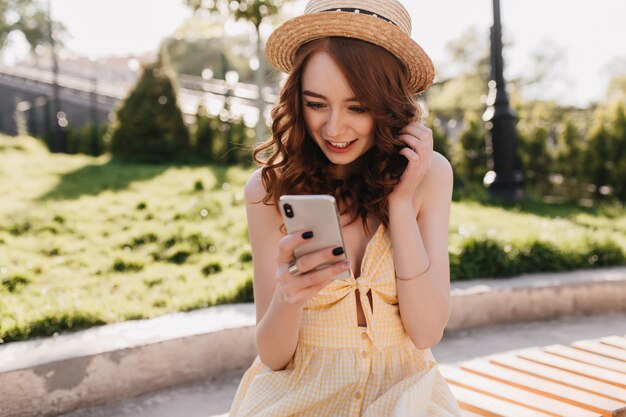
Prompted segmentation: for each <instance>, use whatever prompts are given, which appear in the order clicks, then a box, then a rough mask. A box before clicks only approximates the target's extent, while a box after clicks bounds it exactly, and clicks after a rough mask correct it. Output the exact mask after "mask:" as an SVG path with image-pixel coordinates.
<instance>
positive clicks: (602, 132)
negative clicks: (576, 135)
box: [584, 104, 626, 202]
mask: <svg viewBox="0 0 626 417" xmlns="http://www.w3.org/2000/svg"><path fill="white" fill-rule="evenodd" d="M595 119H596V120H597V123H596V126H595V127H594V128H593V130H592V131H591V133H590V137H589V143H588V147H587V149H588V152H586V153H585V156H584V167H585V175H586V178H587V180H588V181H589V182H590V183H591V184H593V186H594V189H595V194H596V197H598V198H601V197H602V196H603V195H606V194H608V193H609V191H611V193H612V194H613V195H614V196H615V197H617V198H618V199H620V200H621V201H622V202H624V201H626V184H625V182H624V178H626V162H625V159H626V111H625V109H624V107H623V106H622V105H621V104H617V105H615V106H613V107H609V108H599V109H598V110H597V111H596V114H595Z"/></svg>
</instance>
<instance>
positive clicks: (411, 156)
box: [400, 148, 420, 162]
mask: <svg viewBox="0 0 626 417" xmlns="http://www.w3.org/2000/svg"><path fill="white" fill-rule="evenodd" d="M400 155H402V156H404V157H405V158H406V159H408V160H409V161H415V162H417V161H419V159H420V156H419V154H418V153H417V152H415V151H414V150H413V149H411V148H402V149H401V150H400Z"/></svg>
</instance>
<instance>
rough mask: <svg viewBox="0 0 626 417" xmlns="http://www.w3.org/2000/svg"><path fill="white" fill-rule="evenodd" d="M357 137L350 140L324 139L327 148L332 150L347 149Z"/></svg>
mask: <svg viewBox="0 0 626 417" xmlns="http://www.w3.org/2000/svg"><path fill="white" fill-rule="evenodd" d="M357 140H358V139H355V140H352V141H350V142H331V141H328V140H327V141H325V142H326V143H327V144H328V145H329V148H331V149H333V150H342V151H343V150H346V149H348V148H349V147H350V146H351V145H352V144H353V143H355V142H356V141H357Z"/></svg>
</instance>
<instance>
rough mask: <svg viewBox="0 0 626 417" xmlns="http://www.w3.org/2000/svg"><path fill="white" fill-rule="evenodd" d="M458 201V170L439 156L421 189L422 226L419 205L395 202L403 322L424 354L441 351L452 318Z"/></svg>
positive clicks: (391, 212) (393, 238)
mask: <svg viewBox="0 0 626 417" xmlns="http://www.w3.org/2000/svg"><path fill="white" fill-rule="evenodd" d="M451 199H452V168H451V166H450V163H449V162H448V161H447V160H446V159H445V158H444V157H443V156H441V155H440V154H437V153H433V156H432V164H431V165H430V169H429V170H428V174H427V175H426V176H425V177H424V179H423V180H422V181H421V182H420V183H419V186H418V187H417V189H416V192H415V200H418V201H420V202H421V204H420V208H419V215H418V217H417V221H416V220H415V209H414V207H413V204H411V203H409V202H407V201H398V200H392V201H390V204H389V223H390V224H389V226H390V237H391V241H392V248H393V249H392V250H393V257H394V263H395V268H396V274H397V276H400V277H410V276H415V275H416V274H419V273H420V272H422V271H424V270H425V269H426V268H427V266H428V264H429V262H430V265H431V266H430V269H429V270H428V271H427V272H426V273H424V274H423V275H420V276H419V277H417V278H415V279H412V280H410V281H402V280H396V285H397V292H398V303H399V308H400V316H401V317H402V323H403V324H404V327H405V329H406V331H407V334H408V335H409V337H410V338H411V340H412V341H413V344H415V346H416V347H417V348H419V349H427V348H430V347H432V346H434V345H436V344H437V343H438V342H439V340H440V339H441V336H442V335H443V330H444V328H445V326H446V323H447V322H448V318H449V316H450V264H449V257H448V222H449V216H450V202H451Z"/></svg>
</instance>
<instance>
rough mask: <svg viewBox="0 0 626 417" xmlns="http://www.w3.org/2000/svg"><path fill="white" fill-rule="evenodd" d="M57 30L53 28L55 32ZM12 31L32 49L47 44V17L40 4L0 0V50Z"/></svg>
mask: <svg viewBox="0 0 626 417" xmlns="http://www.w3.org/2000/svg"><path fill="white" fill-rule="evenodd" d="M58 29H61V30H63V28H62V27H59V28H58ZM58 29H57V28H55V32H58ZM14 31H17V32H21V33H22V34H23V35H24V37H25V38H26V41H27V42H28V43H29V45H30V46H31V48H32V49H34V48H35V47H36V46H37V45H41V44H44V43H47V42H48V17H47V12H46V10H44V9H43V8H42V4H41V2H39V1H37V0H0V49H2V48H3V47H4V46H6V43H7V38H8V36H9V34H10V33H11V32H14Z"/></svg>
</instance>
